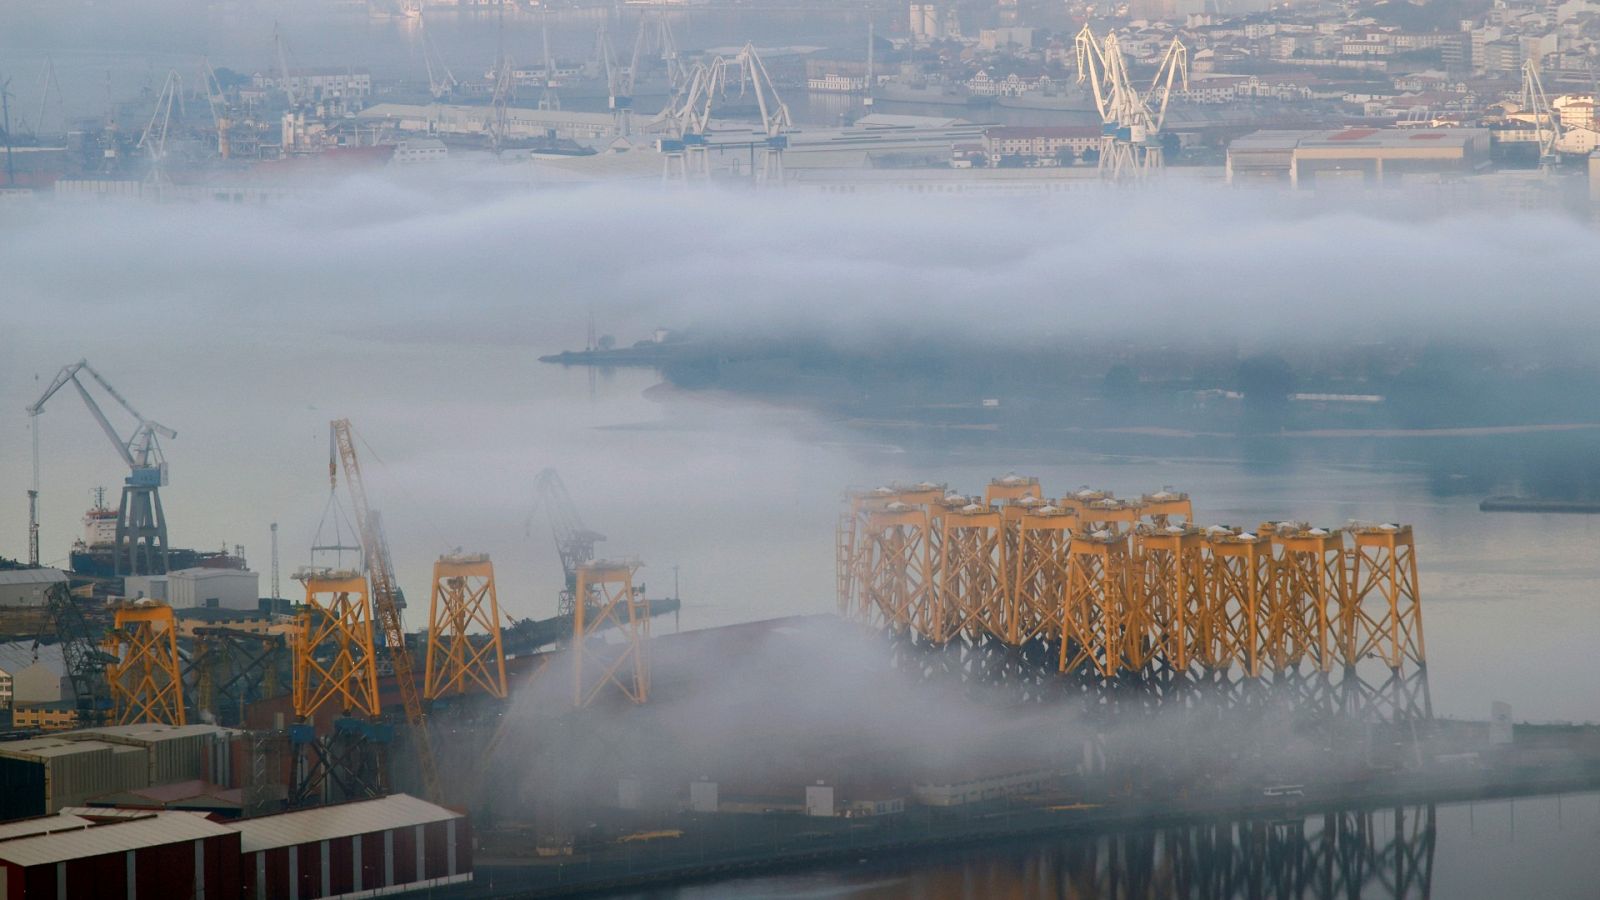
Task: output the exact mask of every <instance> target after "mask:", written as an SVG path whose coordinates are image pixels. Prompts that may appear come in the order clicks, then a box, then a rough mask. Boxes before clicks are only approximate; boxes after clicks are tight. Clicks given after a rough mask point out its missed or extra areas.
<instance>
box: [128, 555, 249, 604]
mask: <svg viewBox="0 0 1600 900" xmlns="http://www.w3.org/2000/svg"><path fill="white" fill-rule="evenodd" d="M123 593H124V594H126V595H127V596H129V597H146V598H148V599H151V600H160V601H162V602H164V603H166V604H167V605H168V606H171V607H172V608H173V609H245V610H254V609H257V608H258V607H259V606H260V603H261V575H260V573H257V572H251V571H249V570H248V569H214V568H209V567H205V566H199V567H195V568H190V569H178V570H176V571H173V572H168V573H167V574H165V575H130V576H128V577H127V578H125V579H123Z"/></svg>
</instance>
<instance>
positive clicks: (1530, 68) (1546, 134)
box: [1522, 59, 1561, 170]
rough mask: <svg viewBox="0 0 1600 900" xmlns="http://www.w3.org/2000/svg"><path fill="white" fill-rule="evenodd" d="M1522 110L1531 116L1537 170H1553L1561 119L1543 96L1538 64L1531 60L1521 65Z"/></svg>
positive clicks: (1555, 162) (1556, 157) (1559, 138)
mask: <svg viewBox="0 0 1600 900" xmlns="http://www.w3.org/2000/svg"><path fill="white" fill-rule="evenodd" d="M1522 108H1523V109H1525V110H1529V111H1530V112H1531V113H1532V114H1533V133H1534V135H1535V136H1536V137H1537V138H1538V139H1539V168H1541V169H1545V170H1549V169H1552V168H1554V167H1555V166H1556V165H1557V164H1558V163H1559V162H1560V157H1559V156H1557V155H1556V144H1557V142H1559V141H1560V140H1561V119H1560V118H1558V117H1557V116H1556V111H1555V109H1553V108H1552V107H1551V106H1550V98H1549V97H1548V96H1546V95H1545V92H1544V80H1543V79H1541V78H1540V77H1539V63H1538V61H1536V60H1532V59H1530V60H1528V61H1527V62H1525V63H1523V64H1522Z"/></svg>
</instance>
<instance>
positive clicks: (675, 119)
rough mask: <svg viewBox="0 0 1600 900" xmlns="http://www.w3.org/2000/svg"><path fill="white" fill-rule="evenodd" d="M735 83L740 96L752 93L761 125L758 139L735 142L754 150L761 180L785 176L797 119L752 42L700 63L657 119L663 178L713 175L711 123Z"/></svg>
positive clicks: (756, 175)
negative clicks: (731, 53) (786, 154)
mask: <svg viewBox="0 0 1600 900" xmlns="http://www.w3.org/2000/svg"><path fill="white" fill-rule="evenodd" d="M735 82H737V84H738V88H739V95H740V96H744V95H745V94H746V93H750V94H753V95H754V97H755V101H756V109H757V111H758V112H759V114H760V117H761V123H760V136H759V137H756V138H755V139H754V140H751V141H749V142H748V143H747V142H742V141H734V142H733V143H734V144H736V145H738V146H741V147H742V146H749V147H750V148H751V152H752V155H753V156H754V157H755V158H754V159H753V160H752V162H753V169H754V172H753V174H754V175H755V178H756V181H757V183H764V182H769V181H774V180H778V181H781V180H782V178H783V151H784V149H785V148H787V147H788V145H789V134H788V133H789V131H790V130H791V129H792V128H793V127H794V121H793V119H792V118H791V116H790V115H789V106H788V104H786V103H784V102H783V100H782V98H780V97H779V96H778V92H777V90H776V89H775V88H774V87H773V84H772V78H771V76H770V75H769V74H768V73H767V67H766V64H765V63H764V62H762V61H761V56H760V54H759V53H757V52H756V48H755V46H754V45H752V44H748V43H747V44H745V45H744V47H743V48H741V49H740V51H739V52H738V53H737V54H735V55H734V56H733V57H732V58H724V57H721V56H718V57H716V58H714V59H713V60H711V62H709V63H704V64H696V65H695V67H694V68H693V69H692V70H691V71H690V73H689V79H688V81H687V83H686V85H685V87H684V89H683V90H682V91H681V92H679V93H677V94H675V95H674V96H673V97H672V99H671V100H669V101H668V103H667V106H666V108H665V109H663V110H662V111H661V114H660V115H658V116H657V117H656V123H657V124H658V125H659V126H660V127H661V129H662V130H663V131H664V133H665V135H666V136H665V137H663V138H661V139H660V140H659V141H658V142H657V146H658V149H659V150H660V151H661V152H662V154H663V155H664V156H665V160H664V169H663V176H664V177H665V178H667V179H669V180H670V179H673V178H674V177H681V178H682V179H684V180H687V179H689V178H691V177H710V174H711V172H710V160H709V158H708V156H707V153H708V147H709V143H710V140H709V136H710V130H711V121H712V118H713V117H714V115H715V113H716V109H717V104H718V102H719V101H721V100H723V99H725V98H726V97H727V95H728V91H729V88H730V87H731V86H732V85H733V84H734V83H735Z"/></svg>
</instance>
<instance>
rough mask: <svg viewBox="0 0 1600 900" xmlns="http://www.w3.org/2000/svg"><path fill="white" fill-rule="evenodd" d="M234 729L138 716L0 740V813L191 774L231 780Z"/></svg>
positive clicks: (53, 808) (52, 807) (48, 808)
mask: <svg viewBox="0 0 1600 900" xmlns="http://www.w3.org/2000/svg"><path fill="white" fill-rule="evenodd" d="M235 735H236V732H232V731H230V730H228V729H225V728H218V727H217V726H214V725H160V724H142V725H121V726H106V727H102V728H90V729H84V730H81V731H67V732H61V733H59V734H53V735H50V736H47V737H40V738H34V739H31V740H23V741H9V742H6V743H0V819H14V818H19V817H24V816H41V815H48V814H51V813H55V812H58V811H59V810H61V809H62V808H63V807H67V806H81V805H85V804H88V803H90V802H91V801H93V800H95V799H96V798H98V797H101V796H102V795H107V794H114V793H117V792H121V791H132V790H139V789H142V788H147V787H152V786H161V785H167V784H175V783H179V782H185V781H192V780H196V779H204V780H207V781H210V782H217V783H221V784H223V785H225V786H229V787H232V786H235V785H234V784H232V782H233V781H235V780H236V769H235V767H234V765H233V763H232V754H231V752H230V750H231V746H232V743H233V738H234V737H235Z"/></svg>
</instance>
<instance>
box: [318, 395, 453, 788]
mask: <svg viewBox="0 0 1600 900" xmlns="http://www.w3.org/2000/svg"><path fill="white" fill-rule="evenodd" d="M330 426H331V428H332V431H333V442H334V446H335V448H336V449H337V450H338V456H339V460H340V462H341V463H343V466H344V480H345V484H346V486H348V487H349V488H350V503H351V506H352V507H353V509H354V512H355V516H356V522H357V524H358V527H359V528H360V529H361V545H362V547H363V548H364V549H365V553H366V557H367V573H368V576H367V577H368V578H369V579H370V580H371V581H372V606H373V612H374V613H375V614H376V616H377V619H378V626H379V627H380V628H382V629H383V640H384V643H385V644H386V645H387V646H388V648H389V661H390V662H391V663H392V664H393V665H394V680H395V683H396V685H397V686H398V687H399V688H400V697H401V699H402V700H403V701H404V703H405V709H406V724H407V725H409V726H410V728H411V734H412V740H413V741H415V742H416V751H417V766H418V768H420V769H421V770H422V787H423V791H424V792H425V793H426V794H427V795H428V796H427V799H428V800H429V801H431V802H433V803H438V802H439V801H440V799H441V797H442V791H441V790H440V787H439V768H438V765H437V764H436V763H435V762H434V758H433V742H432V741H431V740H430V739H429V738H428V723H427V718H426V716H424V714H423V712H422V692H421V691H419V690H418V689H417V679H416V677H415V676H414V675H413V674H412V669H411V651H410V650H409V649H407V648H406V633H405V629H404V628H402V627H401V624H400V607H399V605H398V604H397V603H395V596H396V588H395V578H394V571H393V568H392V566H391V564H390V562H389V557H388V554H386V553H385V552H384V550H383V544H382V542H381V541H379V540H378V534H377V528H376V523H375V521H374V519H373V517H372V511H371V510H370V509H369V508H368V507H367V489H366V486H365V484H363V483H362V480H361V464H360V463H359V462H358V461H357V460H356V447H355V442H354V441H353V440H352V439H351V436H350V420H349V419H336V420H334V421H333V422H332V423H330ZM328 474H329V476H330V478H331V477H334V474H335V472H334V465H333V459H332V458H331V457H330V458H329V460H328Z"/></svg>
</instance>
